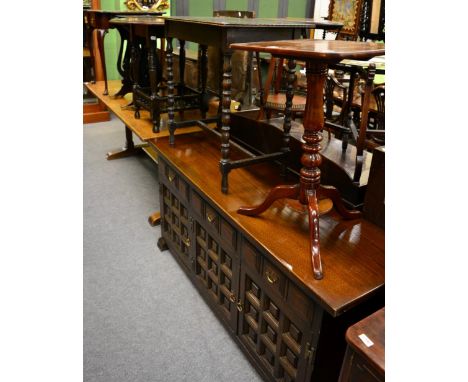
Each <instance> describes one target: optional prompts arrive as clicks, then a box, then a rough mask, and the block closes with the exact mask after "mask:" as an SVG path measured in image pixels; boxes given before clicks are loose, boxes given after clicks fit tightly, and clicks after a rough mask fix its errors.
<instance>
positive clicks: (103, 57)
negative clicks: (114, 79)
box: [97, 29, 109, 95]
mask: <svg viewBox="0 0 468 382" xmlns="http://www.w3.org/2000/svg"><path fill="white" fill-rule="evenodd" d="M108 32H109V31H108V30H107V29H98V35H97V38H98V39H97V40H98V49H99V54H100V55H101V66H102V73H103V75H104V93H102V94H103V95H108V94H109V90H108V88H107V69H106V55H105V53H104V38H105V37H106V34H107V33H108Z"/></svg>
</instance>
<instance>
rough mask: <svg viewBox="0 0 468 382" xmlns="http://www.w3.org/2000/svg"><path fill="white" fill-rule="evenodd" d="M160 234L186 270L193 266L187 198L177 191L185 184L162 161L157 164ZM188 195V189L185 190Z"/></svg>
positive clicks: (190, 221)
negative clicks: (179, 186) (180, 185)
mask: <svg viewBox="0 0 468 382" xmlns="http://www.w3.org/2000/svg"><path fill="white" fill-rule="evenodd" d="M159 179H160V185H159V190H160V208H161V235H162V237H163V238H164V240H165V241H166V243H167V245H168V246H169V248H170V249H171V250H172V251H173V252H174V253H175V255H176V256H177V258H178V259H179V260H180V262H181V263H182V264H183V265H185V267H186V268H187V270H191V269H192V268H193V265H192V264H193V254H192V253H193V250H192V247H193V241H194V240H193V232H192V225H193V220H192V218H191V217H190V216H189V210H188V206H187V202H185V201H184V199H185V200H187V199H186V198H184V195H183V193H181V192H179V191H178V185H179V184H185V182H184V181H183V180H182V179H180V177H179V176H178V175H177V174H176V173H175V171H173V170H172V169H171V168H170V167H169V166H168V165H167V164H166V163H164V162H163V161H161V162H160V164H159ZM187 195H188V190H187Z"/></svg>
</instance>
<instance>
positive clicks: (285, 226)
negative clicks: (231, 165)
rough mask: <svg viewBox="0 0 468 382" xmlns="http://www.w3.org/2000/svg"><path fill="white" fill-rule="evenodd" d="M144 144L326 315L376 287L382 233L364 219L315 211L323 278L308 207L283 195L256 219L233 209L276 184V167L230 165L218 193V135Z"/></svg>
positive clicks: (236, 153) (235, 153)
mask: <svg viewBox="0 0 468 382" xmlns="http://www.w3.org/2000/svg"><path fill="white" fill-rule="evenodd" d="M149 142H150V144H152V145H154V147H155V149H156V151H157V152H158V155H162V156H163V157H164V158H165V159H166V160H167V161H168V162H170V163H171V164H172V165H173V166H174V167H175V168H177V169H179V170H180V171H181V172H182V173H183V175H184V176H185V177H186V178H187V179H188V180H189V181H190V182H191V183H193V184H194V185H195V187H197V188H198V189H200V190H203V193H204V194H206V195H207V197H208V198H209V199H210V200H211V202H212V203H214V204H215V205H216V206H217V207H218V208H219V209H220V210H221V211H222V212H223V213H224V214H226V215H227V216H228V217H229V219H230V220H231V221H233V222H235V224H236V225H238V226H239V227H240V229H241V230H242V232H243V233H244V234H245V235H246V236H247V237H249V238H250V239H251V240H253V241H254V242H257V243H258V245H259V246H260V247H261V248H263V249H264V250H266V251H268V253H269V254H270V255H271V256H272V258H274V259H275V261H276V263H277V264H278V266H280V267H281V269H282V270H284V271H285V272H287V274H288V277H291V278H292V279H294V280H295V281H296V282H297V283H298V284H300V285H302V286H303V288H304V290H306V291H307V293H308V294H310V295H311V296H313V297H314V298H315V299H316V300H318V301H320V304H321V305H323V307H324V309H326V310H327V311H328V312H329V313H330V314H331V315H333V316H337V315H340V314H342V313H343V312H345V311H346V310H348V309H350V308H351V307H353V306H355V305H358V304H359V303H360V302H362V301H364V300H366V299H368V298H369V297H370V296H372V295H374V294H376V293H377V292H379V291H381V290H382V288H383V286H384V268H385V258H384V231H383V230H382V229H380V228H379V227H377V226H375V225H374V224H372V223H369V222H368V221H366V220H364V219H358V220H354V221H343V220H342V219H340V218H339V216H338V214H337V213H335V212H333V211H332V212H331V213H330V214H328V215H326V216H324V217H321V218H320V223H319V224H320V234H321V237H320V249H321V256H322V265H323V268H324V272H326V277H324V278H323V279H322V280H320V281H319V280H316V279H315V278H314V275H313V271H312V264H311V258H310V256H309V237H308V235H309V232H308V231H309V224H308V216H307V209H305V208H304V207H303V206H300V205H299V206H298V205H297V203H294V201H292V200H289V199H283V200H277V201H276V202H275V203H274V204H273V206H272V207H271V208H270V209H268V210H267V211H265V212H264V213H263V214H262V215H260V216H259V217H257V218H255V219H253V218H251V217H249V216H243V215H239V214H237V212H236V211H237V209H238V208H239V207H240V206H243V205H251V204H260V203H261V202H262V201H263V200H264V199H265V197H266V195H267V194H268V192H269V191H270V189H271V188H272V187H273V186H275V185H277V184H280V183H283V179H282V178H281V177H280V176H279V171H278V169H277V168H275V167H274V166H273V165H271V164H266V163H264V164H258V165H255V166H251V167H248V168H242V169H238V170H236V171H233V172H232V174H231V178H230V187H231V188H230V193H229V194H224V193H222V192H221V190H220V189H219V168H218V163H219V162H218V160H219V138H217V137H213V136H212V135H211V134H210V133H209V132H201V133H194V134H185V135H181V136H179V137H178V138H177V141H176V142H175V144H174V145H173V146H171V145H170V144H169V140H168V139H167V138H161V139H157V140H150V141H149ZM231 157H232V158H233V159H241V158H245V157H246V154H245V153H244V152H242V151H240V150H238V149H236V147H232V150H231ZM295 183H297V179H290V184H295Z"/></svg>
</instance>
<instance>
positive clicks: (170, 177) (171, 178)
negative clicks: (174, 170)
mask: <svg viewBox="0 0 468 382" xmlns="http://www.w3.org/2000/svg"><path fill="white" fill-rule="evenodd" d="M167 178H168V179H169V182H171V183H172V182H173V181H174V179H175V174H169V175H168V176H167Z"/></svg>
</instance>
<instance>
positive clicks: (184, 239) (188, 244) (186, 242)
mask: <svg viewBox="0 0 468 382" xmlns="http://www.w3.org/2000/svg"><path fill="white" fill-rule="evenodd" d="M182 241H183V242H184V244H185V245H186V246H187V247H190V238H188V237H185V238H183V239H182Z"/></svg>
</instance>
